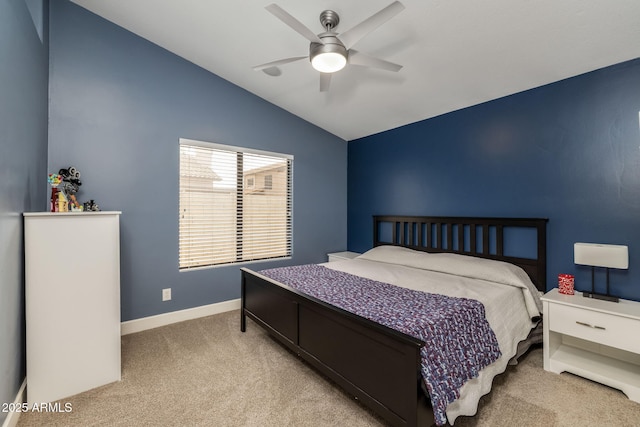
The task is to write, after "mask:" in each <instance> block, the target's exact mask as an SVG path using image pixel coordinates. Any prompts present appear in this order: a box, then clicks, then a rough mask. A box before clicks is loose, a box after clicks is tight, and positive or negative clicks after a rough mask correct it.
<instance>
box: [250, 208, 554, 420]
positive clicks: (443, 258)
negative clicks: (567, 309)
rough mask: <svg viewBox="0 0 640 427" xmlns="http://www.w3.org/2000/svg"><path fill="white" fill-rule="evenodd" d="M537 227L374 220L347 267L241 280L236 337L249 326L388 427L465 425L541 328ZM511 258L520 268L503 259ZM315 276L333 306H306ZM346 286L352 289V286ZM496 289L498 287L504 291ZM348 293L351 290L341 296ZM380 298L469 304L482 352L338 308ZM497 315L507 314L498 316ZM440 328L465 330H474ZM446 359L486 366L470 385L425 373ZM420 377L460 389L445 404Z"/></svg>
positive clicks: (464, 220)
mask: <svg viewBox="0 0 640 427" xmlns="http://www.w3.org/2000/svg"><path fill="white" fill-rule="evenodd" d="M546 223H547V220H546V219H541V218H468V217H415V216H412V217H408V216H386V215H385V216H374V217H373V248H372V249H371V250H370V251H367V252H365V253H364V254H362V255H360V256H358V257H356V258H355V259H354V260H347V261H339V262H332V263H325V264H321V265H308V266H292V267H285V268H283V269H267V270H263V271H260V272H257V271H252V270H250V269H247V268H242V269H241V272H242V273H241V274H242V288H241V300H242V303H241V330H242V331H243V332H244V331H245V330H246V327H247V322H246V319H247V318H249V319H251V320H253V321H254V322H256V323H257V324H258V325H260V326H261V327H263V328H264V329H266V330H267V331H268V332H269V333H270V334H271V335H272V336H273V337H274V338H275V339H277V340H278V341H280V342H281V343H282V344H284V345H285V346H286V347H288V348H289V349H291V350H292V351H293V352H295V353H296V354H297V355H299V356H300V357H301V358H303V359H304V360H305V361H307V362H308V363H309V364H311V365H312V366H314V367H315V368H316V369H317V370H319V371H320V372H321V373H323V374H324V375H326V376H327V377H329V378H330V379H331V380H333V381H334V382H335V383H336V384H337V385H339V386H340V387H342V388H343V389H344V390H345V391H346V392H347V393H349V394H351V395H352V396H354V397H355V398H356V399H358V400H359V401H361V402H362V403H363V404H364V405H366V406H367V407H369V408H370V409H372V410H373V411H374V412H375V413H377V414H378V415H379V416H381V417H382V418H384V419H385V420H386V421H387V422H388V423H389V424H390V425H397V426H429V425H433V424H434V423H435V424H437V425H443V424H444V423H446V422H449V423H454V422H455V419H456V418H457V417H458V416H461V415H472V414H473V413H475V411H476V409H477V403H478V400H479V399H480V397H481V396H482V395H484V394H486V393H487V392H489V390H490V388H491V383H492V380H493V377H494V376H495V375H497V374H499V373H501V372H503V371H504V370H505V369H506V365H507V363H508V362H509V361H510V360H512V359H513V358H514V357H515V356H517V355H518V354H520V353H521V352H522V348H523V346H522V343H523V342H527V337H528V336H530V335H531V331H533V330H535V328H534V327H535V325H536V323H537V322H539V320H540V308H539V307H540V306H539V296H538V294H537V292H536V289H537V290H541V291H544V290H545V289H546ZM521 230H522V231H523V233H522V234H520V231H521ZM512 248H515V249H516V251H515V252H516V253H520V252H524V253H526V256H521V255H518V256H515V255H513V254H512V253H511V252H512ZM478 272H479V273H478ZM478 274H479V276H478V277H475V276H474V275H478ZM496 274H497V276H496ZM316 275H317V276H318V277H316V279H318V280H321V279H322V277H321V276H326V277H325V279H323V280H325V281H326V282H327V283H329V285H330V287H331V286H332V287H333V288H337V290H338V291H337V292H338V297H336V296H334V297H328V296H327V295H325V294H324V293H322V294H315V288H312V287H307V288H304V287H303V286H302V285H300V284H301V283H302V282H306V281H307V280H306V278H309V277H311V276H314V277H315V276H316ZM471 276H473V277H471ZM302 277H304V278H305V279H301V278H302ZM505 277H506V279H505ZM352 278H354V282H357V283H356V284H353V285H352V284H351V281H352V280H351V279H352ZM367 281H368V282H367ZM496 281H505V282H507V284H508V286H503V285H497V284H496V283H495V282H496ZM513 281H517V283H516V284H513V283H511V282H513ZM361 282H363V283H364V282H366V283H364V284H363V283H361ZM520 282H523V283H524V282H526V283H524V284H521V283H520ZM470 283H471V286H472V287H470V285H469V284H470ZM423 284H424V286H426V288H425V287H423ZM299 285H300V286H299ZM352 286H355V288H353V290H350V289H352ZM358 286H374V287H373V288H357V287H358ZM387 288H389V289H388V290H389V291H390V292H400V296H399V297H398V298H400V299H401V300H402V299H405V300H410V301H411V302H410V304H414V303H415V302H414V301H415V300H417V299H419V298H417V297H416V295H418V294H416V293H413V294H412V293H411V292H419V293H421V294H422V293H424V292H427V294H426V295H430V296H431V298H425V301H433V300H434V298H435V297H436V296H437V297H438V298H452V299H451V300H448V301H450V306H451V307H453V308H457V307H462V306H463V305H464V304H467V303H469V304H476V305H474V306H473V307H475V308H473V307H472V308H470V310H475V311H478V310H480V311H482V316H485V317H486V322H487V323H488V324H489V326H490V330H491V331H492V332H494V334H493V335H494V339H493V341H491V345H488V344H487V343H485V342H480V343H472V344H470V345H467V343H466V341H465V347H464V348H463V349H458V350H456V349H455V348H453V347H452V346H453V345H454V344H455V343H456V342H458V341H461V340H460V339H457V338H456V339H453V341H452V342H453V344H452V343H451V342H450V343H447V344H437V345H436V344H433V343H432V341H428V340H426V339H423V336H422V335H420V334H417V333H414V329H411V328H413V326H411V327H409V328H408V329H407V330H404V329H403V327H398V325H396V324H393V321H388V320H387V319H386V318H385V317H380V316H379V315H378V314H371V313H370V311H371V310H370V308H369V307H371V306H372V305H375V304H371V303H366V304H363V305H362V306H361V308H354V307H353V306H350V305H349V304H345V303H343V301H344V300H349V299H350V297H343V296H341V295H342V294H340V292H355V293H356V294H367V292H363V291H362V290H361V289H376V292H375V293H378V292H379V291H380V292H386V290H387ZM391 288H393V289H391ZM396 288H397V289H396ZM358 289H360V290H358ZM378 289H379V291H378ZM459 289H465V290H463V291H462V292H463V294H462V295H458V294H457V292H458V290H459ZM466 289H472V291H470V292H471V293H470V294H466V293H465V292H468V291H467V290H466ZM323 292H324V291H323ZM371 294H372V295H373V294H374V293H373V292H371ZM405 294H406V295H405ZM385 295H386V294H385ZM514 295H516V296H514ZM331 298H334V299H333V300H332V299H331ZM389 298H391V299H390V300H391V301H394V300H393V298H396V296H395V294H393V295H389V296H385V297H384V301H389ZM516 300H517V303H514V302H512V301H516ZM461 301H464V304H462V303H461ZM382 305H392V306H394V307H395V306H396V304H395V303H394V304H388V303H387V304H385V303H382ZM478 306H480V307H481V308H479V309H478V308H477V307H478ZM362 307H365V308H362ZM470 307H471V306H470ZM485 307H486V313H485V311H484V310H485ZM500 307H506V308H508V310H510V311H506V312H504V313H503V311H504V310H502V309H500ZM359 310H360V311H359ZM383 310H386V309H383ZM411 310H413V308H412V309H411ZM462 310H463V309H462V308H459V311H460V312H461V313H462V314H460V315H464V316H467V314H465V313H466V312H463V311H462ZM391 317H394V315H392V316H391ZM422 317H424V316H422ZM434 317H438V316H434ZM498 318H500V319H498ZM372 319H375V321H374V320H372ZM496 319H498V320H496ZM510 319H511V320H510ZM449 323H450V324H452V325H462V326H465V327H466V325H467V323H468V324H473V325H476V324H480V323H482V321H480V320H477V321H476V320H471V321H469V322H467V323H465V322H460V321H450V322H449ZM507 325H509V326H507ZM481 326H482V325H481ZM505 334H506V335H505ZM471 335H481V334H479V333H476V332H473V333H472V334H471ZM519 344H520V345H519ZM474 346H475V347H474ZM496 346H497V347H498V352H497V353H496V351H495V348H496ZM440 347H442V348H440ZM449 347H452V348H449ZM444 348H446V349H447V351H454V352H456V351H457V352H458V353H461V352H462V353H464V352H466V353H465V354H460V355H459V357H463V358H464V360H465V362H464V363H458V364H457V365H456V366H458V365H465V364H467V363H466V360H467V359H468V360H471V359H479V360H480V361H481V363H484V364H483V365H480V367H477V366H470V367H469V368H468V369H469V372H470V373H466V372H465V373H461V374H459V373H458V372H457V371H456V372H455V373H450V372H446V369H447V368H446V367H444V368H443V367H440V366H439V367H438V369H432V368H428V366H429V363H427V362H426V361H425V359H426V358H428V357H431V358H433V357H441V359H439V360H448V359H449V358H450V355H447V354H443V355H441V356H437V354H438V352H440V351H444V350H443V349H444ZM470 348H474V349H486V354H479V353H480V351H479V353H478V354H477V353H476V352H475V350H474V352H473V353H469V351H471V350H469V349H470ZM433 354H436V356H433ZM429 355H431V356H429ZM471 356H472V357H471ZM491 357H492V358H491ZM452 361H455V358H452ZM423 362H424V363H423ZM469 364H471V362H469ZM443 366H444V365H443ZM429 369H432V370H431V372H435V371H437V372H439V373H440V375H441V376H442V378H445V379H447V381H448V379H451V378H458V376H461V380H460V381H461V382H462V383H463V384H462V385H460V384H458V385H457V386H456V387H459V388H457V389H456V390H455V393H456V394H455V396H453V397H447V398H446V399H449V400H445V401H444V403H443V398H442V397H441V396H440V395H438V394H435V392H434V385H433V384H434V383H432V382H430V380H429V378H428V376H429V375H430V373H429ZM443 370H444V372H443ZM462 375H469V377H468V378H467V377H464V378H462ZM445 382H446V381H445ZM437 384H439V383H437ZM438 387H440V386H439V385H437V386H435V389H438ZM436 391H437V390H436ZM447 393H449V392H447ZM449 394H451V393H449ZM447 396H448V395H447ZM443 405H444V406H443ZM445 408H446V409H445Z"/></svg>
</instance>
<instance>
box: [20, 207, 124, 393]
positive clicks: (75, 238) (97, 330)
mask: <svg viewBox="0 0 640 427" xmlns="http://www.w3.org/2000/svg"><path fill="white" fill-rule="evenodd" d="M119 221H120V212H68V213H67V212H65V213H62V212H58V213H25V214H24V230H25V231H24V233H25V281H26V285H25V302H26V329H27V330H26V335H27V400H28V402H29V404H33V403H36V402H38V403H41V402H51V401H55V400H59V399H63V398H65V397H68V396H71V395H74V394H77V393H80V392H83V391H86V390H89V389H92V388H95V387H98V386H101V385H104V384H107V383H110V382H114V381H119V380H120V374H121V369H120V226H119Z"/></svg>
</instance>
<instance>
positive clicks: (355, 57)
mask: <svg viewBox="0 0 640 427" xmlns="http://www.w3.org/2000/svg"><path fill="white" fill-rule="evenodd" d="M265 9H267V10H268V11H269V12H271V14H273V15H274V16H275V17H276V18H278V19H280V20H281V21H282V22H284V23H285V24H287V25H288V26H289V27H291V28H292V29H293V30H295V31H296V32H298V33H299V34H301V35H302V36H303V37H305V38H306V39H307V40H309V41H310V42H311V44H310V45H309V55H308V56H295V57H292V58H285V59H280V60H277V61H272V62H267V63H266V64H261V65H256V66H255V67H253V69H254V70H262V71H264V72H265V73H267V74H270V75H278V74H279V72H278V68H277V67H278V66H279V65H284V64H288V63H290V62H294V61H299V60H301V59H306V58H309V60H310V61H311V65H312V66H313V68H315V69H316V70H318V71H319V72H320V91H321V92H326V91H328V90H329V84H330V83H331V74H332V73H335V72H336V71H340V70H341V69H343V68H344V67H345V66H346V65H347V64H350V65H360V66H364V67H373V68H379V69H382V70H387V71H394V72H397V71H399V70H400V69H401V68H402V65H398V64H394V63H393V62H389V61H385V60H383V59H380V58H376V57H373V56H369V55H367V54H364V53H362V52H358V51H357V50H355V49H351V46H353V45H354V44H356V43H357V42H358V41H359V40H360V39H362V38H363V37H364V36H366V35H367V34H369V33H370V32H371V31H373V30H375V29H376V28H378V27H379V26H380V25H382V24H384V23H385V22H387V21H388V20H389V19H391V18H393V17H394V16H396V15H397V14H398V13H400V12H401V11H402V10H403V9H404V5H403V4H402V3H400V2H399V1H394V2H393V3H391V4H390V5H389V6H387V7H385V8H384V9H382V10H380V11H378V12H376V13H374V14H373V15H371V16H370V17H369V18H367V19H365V20H364V21H362V22H361V23H359V24H358V25H356V26H355V27H353V28H351V29H349V30H347V31H345V32H343V33H337V32H335V28H336V27H337V26H338V24H339V23H340V17H339V16H338V14H337V13H336V12H334V11H332V10H325V11H324V12H322V13H321V14H320V23H321V24H322V26H323V27H324V29H325V31H324V32H322V33H320V34H318V35H316V34H314V32H313V31H311V30H310V29H309V28H307V27H306V26H305V25H304V24H303V23H302V22H300V21H298V20H297V19H296V18H294V17H293V16H291V15H290V14H289V13H288V12H287V11H285V10H284V9H282V8H281V7H280V6H278V5H277V4H275V3H273V4H270V5H268V6H266V7H265Z"/></svg>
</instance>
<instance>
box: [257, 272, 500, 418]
mask: <svg viewBox="0 0 640 427" xmlns="http://www.w3.org/2000/svg"><path fill="white" fill-rule="evenodd" d="M259 273H260V274H262V275H264V276H267V277H269V278H271V279H273V280H276V281H278V282H280V283H282V284H285V285H287V286H290V287H292V288H294V289H297V290H299V291H301V292H304V293H306V294H307V295H311V296H313V297H315V298H318V299H320V300H322V301H325V302H328V303H330V304H332V305H334V306H337V307H340V308H342V309H344V310H347V311H349V312H351V313H354V314H357V315H359V316H362V317H365V318H367V319H369V320H373V321H374V322H377V323H380V324H382V325H385V326H388V327H390V328H392V329H395V330H397V331H400V332H403V333H405V334H407V335H411V336H413V337H416V338H419V339H421V340H423V341H424V342H425V343H426V345H425V346H424V347H422V349H421V356H422V366H421V371H422V377H423V379H424V382H425V385H426V386H427V390H428V391H429V396H430V398H431V404H432V406H433V412H434V416H435V422H436V424H437V425H444V424H446V422H447V418H446V412H445V411H446V408H447V405H449V404H450V403H451V402H453V401H454V400H455V399H457V398H458V397H459V396H460V388H461V387H462V386H463V385H464V384H465V383H466V382H467V381H468V380H470V379H472V378H475V377H477V376H478V373H479V371H480V370H482V368H484V367H486V366H488V365H490V364H491V363H493V362H495V361H496V360H497V359H498V358H499V357H500V355H501V353H500V348H499V346H498V341H497V339H496V336H495V334H494V332H493V330H492V329H491V327H490V326H489V323H488V322H487V320H486V318H485V313H484V305H482V303H480V302H479V301H476V300H473V299H468V298H454V297H448V296H444V295H439V294H430V293H425V292H420V291H415V290H411V289H406V288H401V287H398V286H395V285H390V284H388V283H382V282H377V281H375V280H370V279H366V278H363V277H359V276H354V275H352V274H348V273H343V272H341V271H336V270H331V269H330V268H326V267H323V266H320V265H315V264H309V265H299V266H293V267H281V268H272V269H268V270H262V271H260V272H259Z"/></svg>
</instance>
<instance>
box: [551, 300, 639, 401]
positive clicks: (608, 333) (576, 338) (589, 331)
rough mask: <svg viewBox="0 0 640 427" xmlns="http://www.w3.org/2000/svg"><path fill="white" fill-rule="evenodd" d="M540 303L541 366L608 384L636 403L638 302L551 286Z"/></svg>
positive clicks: (637, 391) (637, 379)
mask: <svg viewBox="0 0 640 427" xmlns="http://www.w3.org/2000/svg"><path fill="white" fill-rule="evenodd" d="M542 304H543V310H544V317H543V319H544V369H545V370H546V371H550V372H555V373H556V374H559V373H561V372H564V371H566V372H571V373H573V374H576V375H580V376H581V377H584V378H588V379H590V380H593V381H597V382H599V383H602V384H606V385H608V386H610V387H613V388H617V389H619V390H622V392H623V393H624V394H626V395H627V397H629V399H631V400H633V401H635V402H638V403H640V303H638V302H635V301H628V300H622V299H621V300H620V302H619V303H614V302H609V301H602V300H596V299H591V298H584V297H583V296H582V293H580V292H576V294H575V295H564V294H561V293H559V292H558V289H553V290H551V291H549V292H548V293H546V294H545V295H544V296H543V297H542Z"/></svg>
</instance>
